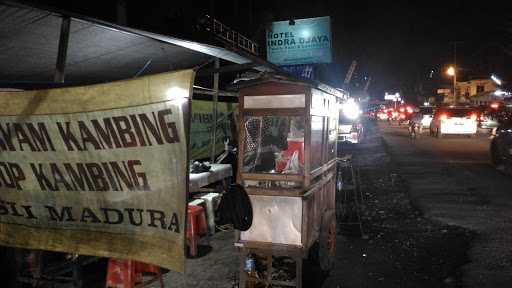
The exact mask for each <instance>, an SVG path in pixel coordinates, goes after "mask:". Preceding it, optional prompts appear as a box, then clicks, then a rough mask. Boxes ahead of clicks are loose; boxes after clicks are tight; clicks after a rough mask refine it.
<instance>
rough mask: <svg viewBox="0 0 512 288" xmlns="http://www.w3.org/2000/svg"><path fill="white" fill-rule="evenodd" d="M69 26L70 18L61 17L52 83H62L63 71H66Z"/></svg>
mask: <svg viewBox="0 0 512 288" xmlns="http://www.w3.org/2000/svg"><path fill="white" fill-rule="evenodd" d="M70 24H71V18H70V17H68V16H64V17H62V23H61V25H60V38H59V52H58V54H57V64H56V65H55V75H54V81H55V82H59V83H64V76H65V69H66V58H67V55H68V43H69V27H70Z"/></svg>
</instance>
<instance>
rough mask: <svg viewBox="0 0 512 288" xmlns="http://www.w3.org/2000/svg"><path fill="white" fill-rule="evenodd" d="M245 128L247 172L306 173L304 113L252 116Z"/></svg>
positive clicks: (245, 167) (247, 120) (245, 123)
mask: <svg viewBox="0 0 512 288" xmlns="http://www.w3.org/2000/svg"><path fill="white" fill-rule="evenodd" d="M244 129H245V139H244V156H243V157H244V167H243V170H242V171H243V172H244V173H278V174H302V173H303V170H304V117H299V116H258V117H256V116H249V117H245V119H244Z"/></svg>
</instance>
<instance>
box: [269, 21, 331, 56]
mask: <svg viewBox="0 0 512 288" xmlns="http://www.w3.org/2000/svg"><path fill="white" fill-rule="evenodd" d="M267 60H268V61H269V62H272V63H274V64H277V65H295V64H312V63H330V62H331V61H332V55H331V20H330V17H328V16H326V17H318V18H307V19H298V20H290V21H279V22H273V23H272V30H271V31H267Z"/></svg>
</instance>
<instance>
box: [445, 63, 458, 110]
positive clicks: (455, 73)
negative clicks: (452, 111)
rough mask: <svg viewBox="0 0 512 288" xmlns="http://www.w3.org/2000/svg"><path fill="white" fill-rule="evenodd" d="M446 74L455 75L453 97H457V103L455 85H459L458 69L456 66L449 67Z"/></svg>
mask: <svg viewBox="0 0 512 288" xmlns="http://www.w3.org/2000/svg"><path fill="white" fill-rule="evenodd" d="M446 74H448V75H450V76H453V98H455V104H457V102H458V101H457V94H456V92H455V86H457V71H456V70H455V66H450V67H448V70H446Z"/></svg>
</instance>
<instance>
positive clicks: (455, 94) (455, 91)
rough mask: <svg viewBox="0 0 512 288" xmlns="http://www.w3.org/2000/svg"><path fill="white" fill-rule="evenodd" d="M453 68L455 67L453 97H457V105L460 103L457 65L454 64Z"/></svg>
mask: <svg viewBox="0 0 512 288" xmlns="http://www.w3.org/2000/svg"><path fill="white" fill-rule="evenodd" d="M453 69H454V72H453V97H455V105H457V104H459V99H458V97H457V90H456V87H457V66H454V67H453Z"/></svg>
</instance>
